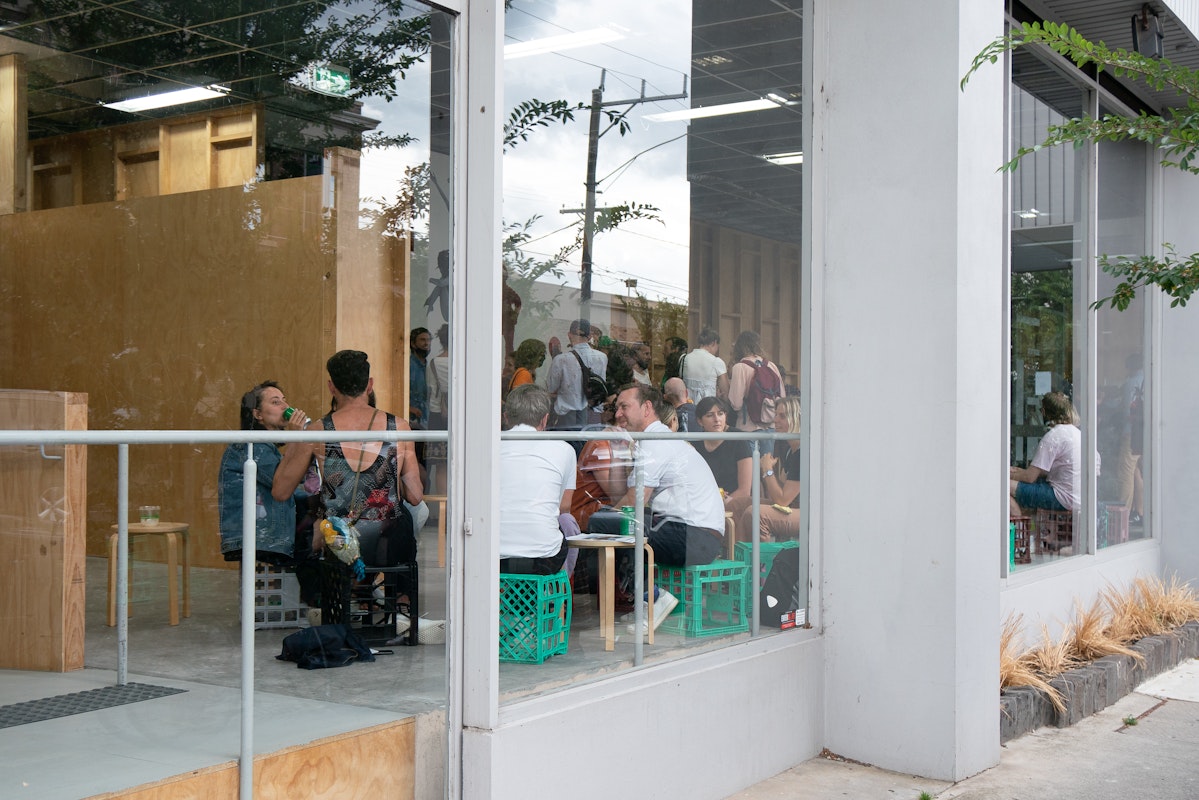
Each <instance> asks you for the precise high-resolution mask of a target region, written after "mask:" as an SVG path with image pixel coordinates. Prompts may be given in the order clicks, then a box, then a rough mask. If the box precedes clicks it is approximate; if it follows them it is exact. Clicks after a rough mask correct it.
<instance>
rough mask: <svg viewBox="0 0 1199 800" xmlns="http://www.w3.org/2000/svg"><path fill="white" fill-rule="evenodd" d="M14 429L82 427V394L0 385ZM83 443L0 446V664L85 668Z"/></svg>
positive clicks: (0, 415)
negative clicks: (80, 445)
mask: <svg viewBox="0 0 1199 800" xmlns="http://www.w3.org/2000/svg"><path fill="white" fill-rule="evenodd" d="M0 420H3V421H4V426H5V427H6V428H9V429H12V430H83V429H86V428H87V397H86V396H85V395H81V394H71V393H59V392H30V391H0ZM86 472H87V452H86V449H85V448H83V447H78V446H70V447H61V446H59V447H49V448H42V449H39V448H37V447H32V446H30V447H4V448H0V553H3V554H4V555H3V558H0V608H3V609H4V611H3V613H0V668H2V669H24V670H42V671H50V672H65V671H68V670H74V669H82V667H83V630H84V604H85V597H84V591H85V582H84V577H85V572H86V570H85V562H84V544H85V542H84V539H85V536H84V527H85V526H84V522H85V500H84V495H85V493H86V491H87V484H86Z"/></svg>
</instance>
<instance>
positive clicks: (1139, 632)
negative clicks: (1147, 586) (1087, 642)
mask: <svg viewBox="0 0 1199 800" xmlns="http://www.w3.org/2000/svg"><path fill="white" fill-rule="evenodd" d="M1099 594H1100V597H1102V598H1103V602H1104V603H1105V604H1106V605H1107V608H1108V612H1109V613H1110V617H1109V618H1108V623H1107V629H1106V630H1105V631H1104V633H1106V634H1107V635H1108V636H1109V637H1110V638H1111V639H1114V640H1115V641H1117V642H1121V643H1123V644H1129V643H1131V642H1135V641H1138V640H1140V639H1144V638H1145V637H1146V636H1152V635H1153V634H1154V633H1155V632H1156V631H1155V628H1156V624H1155V623H1154V621H1153V615H1152V614H1151V613H1150V612H1148V611H1147V610H1146V609H1145V607H1144V606H1143V605H1141V602H1140V598H1139V595H1138V593H1137V590H1136V587H1135V586H1131V587H1129V589H1128V590H1127V591H1124V592H1121V591H1119V590H1118V589H1116V588H1115V587H1114V586H1111V585H1110V584H1109V585H1108V586H1106V587H1105V588H1104V589H1103V591H1101V592H1100V593H1099Z"/></svg>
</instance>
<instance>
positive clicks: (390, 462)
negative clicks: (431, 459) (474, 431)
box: [219, 320, 800, 621]
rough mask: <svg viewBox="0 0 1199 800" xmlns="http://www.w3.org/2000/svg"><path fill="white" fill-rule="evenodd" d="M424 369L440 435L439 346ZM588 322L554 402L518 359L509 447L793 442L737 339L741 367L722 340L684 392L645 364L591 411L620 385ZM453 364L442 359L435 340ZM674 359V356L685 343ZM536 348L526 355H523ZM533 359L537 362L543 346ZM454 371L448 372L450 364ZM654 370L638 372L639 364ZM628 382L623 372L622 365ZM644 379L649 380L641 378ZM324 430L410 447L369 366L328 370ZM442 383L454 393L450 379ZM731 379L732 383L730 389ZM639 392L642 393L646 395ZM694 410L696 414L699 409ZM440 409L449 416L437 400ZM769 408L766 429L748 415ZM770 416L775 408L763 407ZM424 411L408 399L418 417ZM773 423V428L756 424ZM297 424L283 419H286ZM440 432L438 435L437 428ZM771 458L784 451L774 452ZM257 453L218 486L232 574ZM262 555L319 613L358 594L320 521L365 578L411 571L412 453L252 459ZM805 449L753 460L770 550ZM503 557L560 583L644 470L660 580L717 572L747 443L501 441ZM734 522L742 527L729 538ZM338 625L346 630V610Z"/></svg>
mask: <svg viewBox="0 0 1199 800" xmlns="http://www.w3.org/2000/svg"><path fill="white" fill-rule="evenodd" d="M415 333H416V335H414V336H413V337H412V344H413V350H414V354H419V355H422V356H424V357H426V363H425V364H424V370H423V374H424V376H425V377H426V381H425V384H424V385H425V387H426V393H425V398H424V401H425V402H424V404H423V407H422V412H423V413H425V414H427V415H428V416H427V417H425V419H426V420H428V422H429V423H430V424H431V425H436V424H438V422H441V424H442V425H444V416H445V414H446V411H447V410H448V404H446V403H445V397H446V395H447V392H446V391H445V390H438V391H437V392H433V393H430V392H429V387H431V386H438V385H442V384H444V385H445V386H448V383H449V380H448V367H443V365H438V364H437V358H438V357H434V358H432V359H427V355H428V351H429V338H430V337H429V334H428V331H418V332H415ZM591 333H592V331H591V326H590V325H589V323H588V322H587V321H586V320H576V321H574V322H572V323H571V325H570V328H569V331H568V340H569V345H568V349H567V351H566V352H562V353H559V354H558V355H557V356H555V358H554V360H553V362H552V363H551V366H550V370H549V373H548V385H547V386H546V387H542V386H540V385H538V383H537V382H536V377H535V376H536V371H537V368H538V367H539V366H540V365H541V363H542V361H543V360H544V358H545V356H546V348H545V346H544V345H542V344H541V343H540V342H537V341H536V340H526V341H525V342H523V343H521V345H520V346H518V347H517V348H516V353H515V356H516V357H515V359H514V360H515V369H514V372H513V375H512V377H511V379H510V385H509V387H508V390H507V392H506V394H505V401H504V420H505V424H506V426H508V427H509V429H510V430H513V431H521V430H553V429H559V430H581V429H583V428H584V427H587V426H589V425H591V424H593V423H594V419H593V417H592V416H591V415H592V412H598V413H599V415H600V419H601V426H603V425H606V426H607V429H608V430H621V431H630V432H650V433H654V432H657V433H668V432H671V431H677V430H682V431H689V432H704V433H716V434H718V433H723V432H725V431H730V430H750V431H753V430H775V431H778V432H782V433H798V432H799V429H800V403H799V399H798V397H794V396H787V395H786V393H785V389H784V388H783V387H782V376H781V373H780V372H779V370H778V368H777V367H776V366H775V365H774V364H772V363H771V362H769V360H768V359H766V358H765V356H764V355H763V354H762V352H761V346H760V340H759V338H758V337H757V334H755V333H753V332H750V331H747V332H744V333H743V334H742V335H741V336H739V337H738V340H737V346H736V347H735V348H734V355H735V357H736V358H735V361H734V363H733V364H732V367H731V369H728V370H725V369H724V364H723V362H721V361H720V359H719V358H718V356H717V351H718V349H719V344H720V339H719V336H718V335H716V334H715V332H714V331H712V330H710V329H705V330H704V331H703V333H702V334H701V337H700V345H699V347H697V348H696V349H695V350H693V351H692V352H690V353H687V352H685V348H680V349H679V350H677V351H676V354H677V355H678V358H677V360H675V361H674V365H677V372H678V374H677V375H672V376H668V377H665V379H664V380H663V385H664V389H665V391H661V390H659V389H658V388H657V387H655V386H653V385H652V384H651V383H649V382H648V379H647V377H648V369H649V358H648V352H645V353H639V354H638V355H637V357H635V358H634V360H633V363H632V365H631V366H629V369H628V372H629V376H628V377H629V379H628V380H626V381H624V382H623V383H622V384H620V385H619V387H617V388H615V389H614V391H612V392H611V393H610V394H609V395H608V397H606V398H605V399H604V400H605V402H603V403H602V406H601V407H600V408H599V409H597V408H596V407H595V404H594V403H593V402H592V400H593V399H594V398H592V397H588V395H587V392H588V387H587V383H588V377H589V373H590V375H591V376H595V375H604V376H607V375H608V374H609V371H608V354H607V353H604V352H602V351H601V350H599V349H597V348H593V347H591V342H590V337H591ZM439 335H440V337H441V338H442V345H443V351H444V349H445V346H446V345H447V344H448V342H446V341H445V339H446V333H445V331H444V330H443V331H440V332H439ZM680 341H681V340H680ZM530 342H532V344H530ZM538 345H540V346H538ZM443 356H445V357H448V355H447V354H445V353H444V352H443ZM642 362H644V363H642ZM626 366H628V365H626ZM636 367H642V368H643V369H645V370H646V372H645V374H644V375H638V374H636V373H637V371H636V369H635V368H636ZM326 369H327V371H328V389H329V392H330V394H331V395H332V407H331V409H330V411H329V413H327V414H325V415H324V416H323V417H321V418H320V419H319V420H316V421H319V423H320V425H321V427H322V428H323V430H325V431H347V432H349V431H353V432H355V433H359V432H362V431H396V430H409V429H410V427H411V426H410V424H409V422H408V420H407V419H405V418H404V417H401V416H397V415H395V414H392V413H389V412H387V411H385V410H381V409H378V408H377V407H376V406H375V402H374V391H373V382H374V379H373V378H372V377H371V375H370V363H369V361H368V358H367V355H366V353H363V352H361V351H357V350H342V351H339V352H338V353H335V354H334V355H333V356H331V357H330V358H329V359H328V361H327V363H326ZM763 370H766V371H769V372H772V373H773V375H774V376H775V379H774V380H768V381H767V382H766V383H767V388H766V390H765V394H766V395H768V397H766V398H765V401H764V400H763V397H762V395H763V391H762V390H760V389H759V390H754V389H752V388H751V384H752V383H754V382H755V381H759V376H760V374H761V372H762V371H763ZM442 371H444V372H445V373H446V374H445V375H444V376H443V375H441V374H440V373H441V372H442ZM726 373H729V374H731V378H730V377H729V375H728V374H726ZM642 378H645V379H642ZM693 393H699V394H701V395H702V396H701V397H699V398H698V399H693ZM437 395H440V400H441V402H440V403H439V402H437V401H436V400H433V401H431V402H430V398H432V397H435V396H437ZM751 401H752V402H753V403H756V404H759V409H758V413H751V412H750V410H749V409H748V406H749V405H750V403H751ZM766 401H768V402H766ZM418 402H419V400H418V398H416V396H415V394H414V396H413V402H412V404H413V405H414V406H415V405H416V404H417V403H418ZM766 405H769V416H768V417H767V416H766V415H765V414H764V413H761V412H762V408H761V407H762V406H766ZM285 412H287V413H285ZM439 417H440V419H439ZM313 421H314V420H312V419H311V418H310V417H309V416H308V415H307V414H306V413H305V412H304V411H302V410H299V409H290V411H289V406H288V403H287V398H286V396H285V395H284V392H283V389H282V388H281V387H280V386H279V385H278V384H277V383H275V382H273V381H264V382H262V383H260V384H258V385H257V386H255V387H254V388H253V389H251V390H250V391H248V392H246V393H245V395H244V396H243V397H242V400H241V427H242V429H243V430H275V431H286V430H290V431H300V430H304V429H306V428H307V427H308V425H309V424H310V422H313ZM770 444H773V442H770ZM246 452H247V451H246V446H245V445H243V444H234V445H230V446H229V447H228V448H227V449H226V451H225V453H224V456H223V457H222V460H221V465H220V476H219V506H220V523H221V524H220V528H221V549H222V552H223V554H224V556H225V558H226V559H227V560H231V561H233V560H243V553H242V544H243V543H242V521H241V519H242V496H243V489H244V487H243V485H242V484H243V474H244V473H243V463H244V461H245V458H246ZM252 453H253V459H254V461H255V462H256V463H257V485H256V486H255V487H254V490H255V507H256V513H255V534H256V545H255V550H256V552H255V553H254V555H253V557H246V559H245V560H247V561H266V562H273V563H279V564H287V565H293V566H295V567H296V571H297V576H298V577H299V578H300V584H301V594H302V597H303V599H304V600H305V602H307V603H308V604H309V605H316V606H318V607H319V606H325V607H327V608H328V607H331V606H330V603H329V602H322V598H323V599H324V600H326V601H327V600H328V598H327V597H323V595H325V594H326V593H327V592H329V591H330V586H331V585H333V584H344V583H346V582H347V580H348V579H347V577H346V570H345V569H344V565H340V564H337V563H336V562H335V561H334V560H333V559H330V558H327V557H326V558H322V555H324V553H323V551H324V550H325V548H326V542H325V538H324V537H323V536H322V535H321V532H320V525H319V521H320V520H322V519H327V518H334V517H336V518H340V519H343V520H345V521H347V522H348V523H351V524H352V525H353V527H354V529H355V530H356V532H357V535H358V539H359V546H360V550H361V554H362V560H363V561H364V562H365V564H366V565H368V566H379V567H385V566H392V565H395V564H399V563H403V562H407V561H412V560H414V559H415V557H416V548H417V540H416V532H417V531H419V530H420V529H421V527H423V525H424V522H425V520H426V519H427V517H428V508H427V506H426V505H425V503H424V487H423V482H422V473H421V465H420V463H419V460H418V457H417V451H416V448H415V447H414V445H413V443H411V442H382V441H378V442H357V441H333V442H329V443H327V444H326V443H292V444H290V445H288V446H287V447H286V448H285V449H284V448H281V447H280V446H278V445H274V444H262V445H254V446H253V448H252ZM799 454H800V451H799V441H798V439H793V440H786V442H785V445H784V446H783V447H782V448H781V451H780V452H779V453H777V454H776V453H773V452H764V453H763V454H762V455H761V457H760V466H761V469H760V475H758V476H757V479H759V480H760V481H761V498H762V505H761V507H760V508H759V509H758V514H759V517H760V527H759V530H760V533H761V537H762V540H763V541H774V540H785V539H793V538H795V537H796V536H797V535H798V532H799V513H798V507H799V486H800V483H799V470H800V458H799ZM500 458H501V467H502V468H501V473H500V490H501V491H500V498H501V514H500V525H499V531H498V535H499V551H500V558H501V564H500V569H501V571H502V572H517V573H520V572H524V573H536V574H552V573H556V572H558V571H559V570H561V569H563V568H564V567H565V568H566V569H567V570H568V571H569V570H570V569H571V568H572V567H573V563H572V562H571V560H570V559H569V557H570V556H572V555H574V554H575V552H576V551H572V550H570V549H569V548H568V547H567V546H566V537H567V536H571V535H574V534H577V533H579V532H580V531H581V530H586V528H587V525H588V521H589V519H590V517H591V515H592V514H593V513H594V512H595V511H597V510H599V509H601V508H621V507H623V506H636V502H635V501H636V498H635V496H634V492H635V488H634V487H635V485H636V481H635V475H634V469H633V466H634V463H635V462H637V463H640V464H642V465H643V467H644V469H643V473H644V474H643V480H644V484H643V485H644V487H645V496H644V497H643V498H642V501H643V505H644V508H645V509H646V513H647V517H646V538H647V540H648V542H649V544H650V545H651V546H652V547H653V549H654V552H655V557H656V559H657V561H658V562H659V563H662V564H673V565H692V564H706V563H710V562H711V561H712V560H714V559H715V558H716V557H717V556H719V555H720V554H721V553H722V552H724V550H725V536H726V535H727V534H728V531H729V530H730V529H735V530H736V531H737V534H738V538H741V539H743V540H748V539H749V538H750V536H749V534H750V530H751V525H752V518H753V509H752V508H751V499H750V498H751V485H752V480H753V479H754V477H755V476H753V475H752V458H751V443H750V442H747V441H732V440H721V439H709V440H704V441H695V442H688V441H686V440H684V439H682V438H678V439H675V438H662V439H646V440H641V441H638V442H637V443H636V444H635V445H634V444H633V443H631V442H630V441H628V440H627V439H626V440H623V441H622V440H621V439H620V438H619V437H617V438H614V439H610V440H594V441H589V442H586V443H585V446H584V443H583V442H579V441H575V442H568V441H566V440H560V441H540V440H520V439H505V440H504V441H503V443H502V444H501V450H500ZM729 520H731V521H732V523H733V524H732V525H728V524H727V522H728V521H729ZM657 602H658V605H656V606H655V611H656V612H659V613H657V614H656V615H655V616H656V619H659V620H660V619H664V618H665V616H666V614H668V613H669V610H670V608H671V607H673V605H674V602H675V601H674V598H671V597H669V596H668V595H666V593H664V592H660V593H659V594H658V597H657ZM337 613H339V614H340V615H342V617H343V618H342V619H340V620H338V619H333V620H325V621H346V620H345V616H346V615H347V614H348V609H345V608H340V609H338V610H337Z"/></svg>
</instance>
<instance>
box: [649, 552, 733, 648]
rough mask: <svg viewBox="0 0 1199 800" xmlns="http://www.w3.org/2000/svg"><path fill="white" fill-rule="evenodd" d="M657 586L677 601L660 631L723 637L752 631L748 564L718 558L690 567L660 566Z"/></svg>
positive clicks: (684, 634)
mask: <svg viewBox="0 0 1199 800" xmlns="http://www.w3.org/2000/svg"><path fill="white" fill-rule="evenodd" d="M657 585H658V586H660V587H661V588H662V589H664V590H666V591H668V592H670V593H671V594H673V595H674V596H675V597H676V598H678V601H679V604H678V605H677V606H676V607H675V609H674V612H673V613H671V615H670V616H669V617H667V618H666V620H665V621H664V622H662V626H661V627H660V628H659V630H660V631H664V632H665V633H674V634H679V635H683V636H720V635H723V634H729V633H741V632H743V631H748V630H749V609H750V605H749V565H748V564H745V563H744V562H741V561H725V560H723V559H717V560H716V561H713V562H712V563H711V564H697V565H695V566H690V567H670V566H662V565H659V566H658V580H657Z"/></svg>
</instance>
